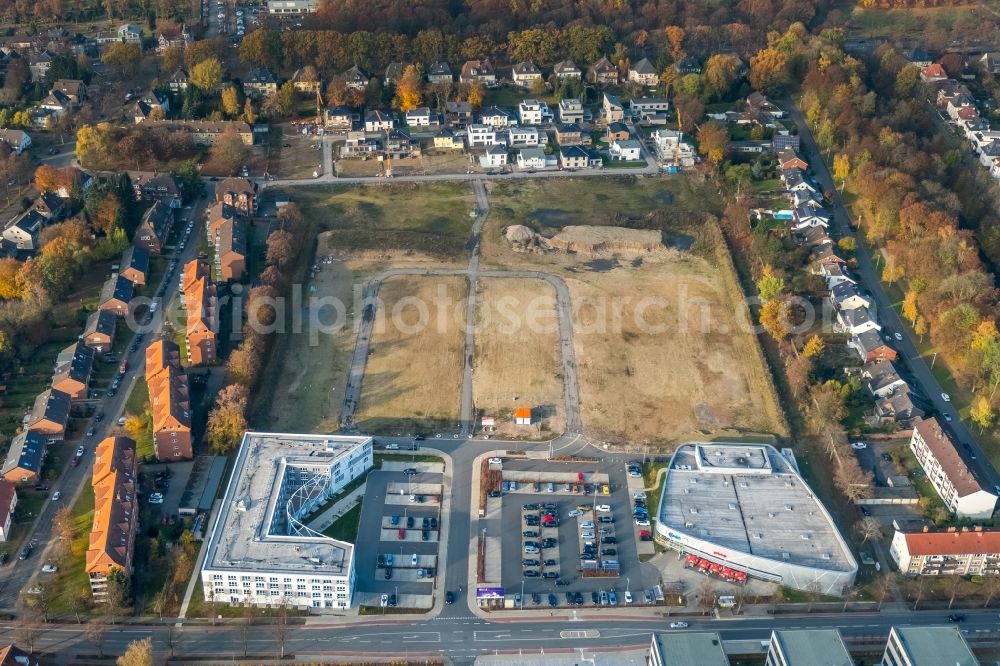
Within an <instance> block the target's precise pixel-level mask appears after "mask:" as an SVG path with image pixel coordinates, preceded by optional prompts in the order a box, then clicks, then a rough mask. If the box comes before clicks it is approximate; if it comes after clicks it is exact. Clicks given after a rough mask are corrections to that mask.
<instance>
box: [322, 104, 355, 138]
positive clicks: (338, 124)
mask: <svg viewBox="0 0 1000 666" xmlns="http://www.w3.org/2000/svg"><path fill="white" fill-rule="evenodd" d="M323 120H324V124H325V125H326V128H327V129H328V130H333V131H335V132H350V131H351V130H352V129H354V125H355V123H357V122H359V121H360V120H361V116H360V115H359V114H358V113H357V111H354V110H353V109H350V108H348V107H346V106H328V107H327V108H326V109H325V110H324V111H323Z"/></svg>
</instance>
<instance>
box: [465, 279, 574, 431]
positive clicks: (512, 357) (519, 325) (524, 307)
mask: <svg viewBox="0 0 1000 666" xmlns="http://www.w3.org/2000/svg"><path fill="white" fill-rule="evenodd" d="M478 284H479V299H478V321H477V322H476V357H475V373H474V374H473V379H472V388H473V396H474V398H475V404H476V409H477V414H479V415H490V416H494V417H496V420H497V425H498V428H497V435H498V436H502V437H538V436H540V435H541V436H545V437H548V436H550V435H551V434H553V433H556V434H558V433H561V432H563V430H564V429H565V426H566V413H565V405H564V404H563V383H562V375H561V373H562V364H561V362H560V359H559V333H558V331H559V321H558V318H557V317H556V313H555V302H556V300H555V299H556V297H555V292H554V290H553V289H552V287H550V286H549V285H548V284H546V283H545V282H542V281H540V280H528V279H521V278H511V279H506V278H503V279H500V278H480V279H479V283H478ZM514 396H517V401H516V402H515V401H514V400H512V398H513V397H514ZM516 406H531V407H533V408H534V410H535V417H536V418H538V417H541V422H540V426H541V427H540V428H539V427H536V426H532V427H530V428H529V427H526V426H515V425H514V407H516Z"/></svg>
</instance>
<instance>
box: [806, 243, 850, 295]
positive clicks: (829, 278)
mask: <svg viewBox="0 0 1000 666" xmlns="http://www.w3.org/2000/svg"><path fill="white" fill-rule="evenodd" d="M831 241H832V239H831V238H830V237H829V236H827V241H826V242H831ZM816 275H819V276H820V277H821V278H823V281H824V282H825V283H826V288H827V289H833V288H834V287H836V286H837V285H839V284H854V285H856V284H857V281H856V280H855V279H854V278H853V277H851V275H850V273H848V272H847V269H845V268H844V267H843V266H841V265H839V264H833V265H826V266H821V267H819V268H818V270H817V271H816Z"/></svg>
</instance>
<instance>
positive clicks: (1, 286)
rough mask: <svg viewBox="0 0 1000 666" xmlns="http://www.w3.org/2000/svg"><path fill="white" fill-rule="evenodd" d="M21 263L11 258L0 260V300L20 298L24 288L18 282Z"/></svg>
mask: <svg viewBox="0 0 1000 666" xmlns="http://www.w3.org/2000/svg"><path fill="white" fill-rule="evenodd" d="M20 272H21V262H20V261H18V260H17V259H14V258H13V257H3V258H0V300H4V301H9V300H11V299H14V298H20V297H21V296H22V295H23V294H24V288H23V285H22V284H21V281H20V280H19V275H20Z"/></svg>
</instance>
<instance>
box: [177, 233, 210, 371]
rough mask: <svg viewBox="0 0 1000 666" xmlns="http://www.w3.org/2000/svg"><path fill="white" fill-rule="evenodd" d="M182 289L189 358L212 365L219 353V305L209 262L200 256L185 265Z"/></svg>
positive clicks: (197, 362) (194, 363)
mask: <svg viewBox="0 0 1000 666" xmlns="http://www.w3.org/2000/svg"><path fill="white" fill-rule="evenodd" d="M217 240H218V238H217ZM181 291H182V294H183V303H184V309H185V310H186V311H187V328H186V331H185V340H186V341H187V345H186V346H187V361H188V363H189V364H191V365H212V364H214V363H215V362H216V358H217V353H218V340H217V339H216V335H217V333H216V332H217V331H218V327H219V326H218V311H219V304H218V297H217V294H216V287H215V283H214V282H212V274H211V269H210V267H209V265H208V262H207V261H205V260H204V259H202V258H197V259H192V260H191V261H189V262H188V263H186V264H185V265H184V270H183V273H182V275H181Z"/></svg>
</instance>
